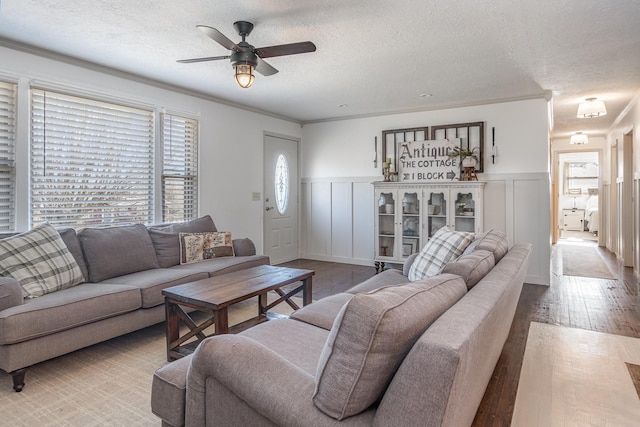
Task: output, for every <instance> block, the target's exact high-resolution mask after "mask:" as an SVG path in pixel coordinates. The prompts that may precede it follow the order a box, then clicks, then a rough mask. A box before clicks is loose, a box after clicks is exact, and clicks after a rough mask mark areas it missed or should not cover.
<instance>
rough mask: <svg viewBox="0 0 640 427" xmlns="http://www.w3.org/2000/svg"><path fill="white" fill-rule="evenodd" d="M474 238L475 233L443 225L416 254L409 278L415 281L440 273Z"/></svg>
mask: <svg viewBox="0 0 640 427" xmlns="http://www.w3.org/2000/svg"><path fill="white" fill-rule="evenodd" d="M473 238H474V234H473V233H465V232H463V231H450V230H449V229H448V228H447V227H442V228H441V229H440V230H438V231H436V234H434V235H433V237H432V238H431V239H429V241H428V242H427V244H426V245H425V246H424V248H422V250H421V251H420V253H419V254H418V256H416V259H415V261H414V262H413V264H412V265H411V268H410V269H409V280H411V281H412V282H413V281H415V280H420V279H424V278H426V277H432V276H435V275H436V274H440V272H441V271H442V269H443V268H444V266H445V265H447V263H448V262H449V261H451V260H454V259H456V258H457V257H459V256H460V254H462V252H463V251H464V249H465V248H466V247H467V246H469V244H470V243H471V242H472V241H473Z"/></svg>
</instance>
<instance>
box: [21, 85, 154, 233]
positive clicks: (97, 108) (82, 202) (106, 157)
mask: <svg viewBox="0 0 640 427" xmlns="http://www.w3.org/2000/svg"><path fill="white" fill-rule="evenodd" d="M153 129H154V125H153V112H152V111H146V110H142V109H137V108H131V107H127V106H122V105H116V104H111V103H107V102H102V101H97V100H93V99H84V98H79V97H76V96H70V95H65V94H61V93H55V92H51V91H46V90H40V89H32V90H31V192H32V193H31V221H32V225H33V224H37V223H40V222H43V221H48V222H49V223H50V224H52V225H53V226H56V227H64V226H71V227H76V228H81V227H100V226H107V225H124V224H131V223H146V224H148V223H151V222H152V221H153Z"/></svg>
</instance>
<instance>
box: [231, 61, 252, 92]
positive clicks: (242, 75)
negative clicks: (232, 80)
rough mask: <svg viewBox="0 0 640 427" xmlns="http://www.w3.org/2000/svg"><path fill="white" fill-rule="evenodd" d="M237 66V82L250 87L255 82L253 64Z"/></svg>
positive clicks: (243, 86)
mask: <svg viewBox="0 0 640 427" xmlns="http://www.w3.org/2000/svg"><path fill="white" fill-rule="evenodd" d="M235 68H236V82H237V83H238V85H239V86H240V87H241V88H245V89H246V88H248V87H250V86H251V85H252V84H253V80H254V79H255V76H254V75H253V66H251V65H248V64H238V65H236V66H235Z"/></svg>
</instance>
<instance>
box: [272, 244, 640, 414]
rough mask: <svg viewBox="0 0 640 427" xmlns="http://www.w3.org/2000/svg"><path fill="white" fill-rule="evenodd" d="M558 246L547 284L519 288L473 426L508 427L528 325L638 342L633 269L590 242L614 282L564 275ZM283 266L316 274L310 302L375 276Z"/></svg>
mask: <svg viewBox="0 0 640 427" xmlns="http://www.w3.org/2000/svg"><path fill="white" fill-rule="evenodd" d="M561 242H562V243H561V244H558V245H555V246H554V247H553V249H552V255H551V285H550V286H540V285H530V284H525V285H524V286H523V289H522V293H521V295H520V301H519V302H518V307H517V309H516V314H515V318H514V320H513V324H512V325H511V331H510V333H509V337H508V339H507V342H506V343H505V346H504V349H503V350H502V354H501V356H500V359H499V360H498V363H497V365H496V368H495V370H494V372H493V377H492V378H491V381H490V382H489V385H488V386H487V390H486V392H485V395H484V399H483V400H482V403H481V404H480V407H479V409H478V412H477V414H476V418H475V420H474V423H473V425H474V426H509V425H510V424H511V417H512V415H513V409H514V405H515V400H516V392H517V390H518V381H519V378H520V369H521V367H522V360H523V356H524V350H525V346H526V343H527V336H528V333H529V325H530V323H531V322H540V323H549V324H554V325H561V326H567V327H571V328H580V329H587V330H591V331H597V332H605V333H610V334H616V335H624V336H629V337H634V338H640V300H639V298H638V288H639V284H638V281H637V280H636V279H635V278H634V277H633V271H632V269H631V268H625V267H622V266H621V265H620V263H619V262H618V261H617V260H616V257H615V255H613V254H611V253H610V252H608V251H607V250H605V249H603V248H599V247H598V246H596V245H595V243H594V244H593V247H594V248H596V249H597V250H598V252H599V253H600V255H601V256H602V258H603V259H604V261H605V262H606V263H607V265H608V266H609V268H610V270H611V271H612V272H613V273H614V274H615V275H616V276H617V277H618V279H617V280H604V279H596V278H589V277H577V276H563V275H562V267H561V265H562V261H561V251H562V250H571V248H570V245H569V244H568V243H567V242H566V241H561ZM282 265H285V266H289V267H297V268H306V269H312V270H315V271H316V275H315V276H314V278H313V297H314V299H320V298H323V297H325V296H327V295H332V294H335V293H337V292H342V291H344V290H346V289H349V288H350V287H351V286H353V285H355V284H358V283H360V282H361V281H363V280H365V279H367V278H369V277H371V276H373V275H374V274H375V269H374V268H373V267H365V266H356V265H348V264H337V263H330V262H322V261H311V260H296V261H292V262H288V263H285V264H282Z"/></svg>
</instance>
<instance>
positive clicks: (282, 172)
mask: <svg viewBox="0 0 640 427" xmlns="http://www.w3.org/2000/svg"><path fill="white" fill-rule="evenodd" d="M274 181H275V185H276V188H275V190H276V207H277V208H278V212H279V213H280V215H284V213H285V212H286V211H287V208H288V207H289V163H288V162H287V158H286V157H285V155H284V154H280V155H279V156H278V161H277V162H276V176H275V180H274Z"/></svg>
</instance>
